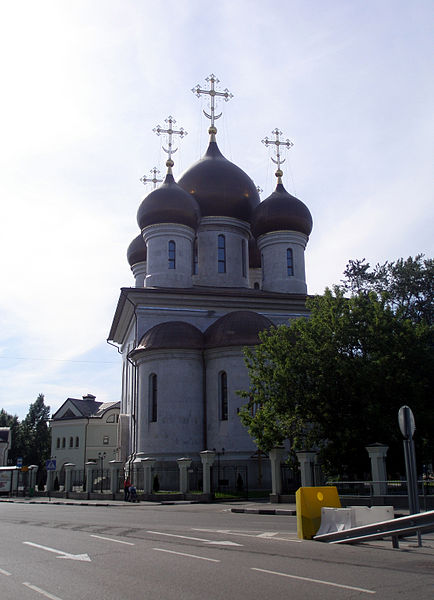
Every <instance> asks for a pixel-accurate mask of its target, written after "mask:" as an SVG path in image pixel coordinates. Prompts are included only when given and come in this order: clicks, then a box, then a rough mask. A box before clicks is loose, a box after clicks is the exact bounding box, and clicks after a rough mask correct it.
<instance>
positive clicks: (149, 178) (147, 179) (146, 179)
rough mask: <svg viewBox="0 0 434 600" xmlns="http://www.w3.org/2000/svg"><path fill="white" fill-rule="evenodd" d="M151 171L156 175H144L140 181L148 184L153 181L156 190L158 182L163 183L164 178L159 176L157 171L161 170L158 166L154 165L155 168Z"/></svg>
mask: <svg viewBox="0 0 434 600" xmlns="http://www.w3.org/2000/svg"><path fill="white" fill-rule="evenodd" d="M150 172H151V173H152V174H153V175H154V176H153V177H146V175H143V177H141V178H140V181H141V182H142V183H143V185H146V184H147V183H153V184H154V190H155V188H156V187H157V183H161V182H162V181H163V180H162V179H158V178H157V173H159V172H160V171H159V170H158V169H157V167H154V168H153V169H151V171H150Z"/></svg>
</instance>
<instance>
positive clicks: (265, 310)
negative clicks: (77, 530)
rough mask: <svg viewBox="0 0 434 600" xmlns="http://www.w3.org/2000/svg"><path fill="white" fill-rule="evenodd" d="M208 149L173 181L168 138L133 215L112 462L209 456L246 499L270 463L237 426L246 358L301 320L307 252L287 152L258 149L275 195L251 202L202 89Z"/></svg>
mask: <svg viewBox="0 0 434 600" xmlns="http://www.w3.org/2000/svg"><path fill="white" fill-rule="evenodd" d="M207 82H208V83H209V89H207V90H202V89H200V87H199V86H197V88H195V89H194V90H193V91H194V92H195V93H196V94H197V95H202V94H205V95H208V96H209V97H210V114H208V113H206V112H205V111H204V112H205V114H206V116H207V117H208V118H210V119H211V126H210V128H209V135H210V139H209V145H208V149H207V150H206V152H205V154H204V156H203V157H202V158H200V159H199V160H198V161H197V162H196V163H195V164H193V165H192V166H191V167H190V168H188V169H187V170H186V171H185V172H184V174H183V175H182V176H181V177H180V178H179V179H178V181H175V179H174V177H173V174H172V167H173V164H174V163H173V160H172V154H173V152H174V150H173V146H172V139H173V135H176V134H178V135H180V136H181V137H182V135H183V134H184V133H185V132H184V130H182V129H181V130H180V131H175V130H174V129H173V124H174V119H172V117H169V118H168V119H167V120H166V122H167V123H168V128H167V129H166V130H163V129H162V128H160V127H159V128H158V129H157V133H163V134H165V135H167V137H168V144H167V145H168V149H167V150H166V149H165V150H166V152H167V153H168V160H167V162H166V166H167V174H166V176H165V179H164V181H163V182H162V183H161V185H160V186H159V187H157V188H155V189H153V190H152V191H151V192H150V193H149V194H148V195H147V196H146V197H145V198H144V200H143V202H142V203H141V204H140V206H139V208H138V212H137V222H138V227H139V232H138V235H137V237H136V238H135V239H134V240H133V241H132V242H131V244H130V246H129V248H128V252H127V258H128V262H129V264H130V266H131V270H132V272H133V276H134V284H133V286H131V287H123V288H121V293H120V297H119V301H118V305H117V308H116V311H115V315H114V319H113V323H112V326H111V330H110V334H109V338H108V341H109V342H110V343H113V344H115V345H117V347H118V350H119V352H120V353H121V354H122V360H123V371H122V399H121V410H120V413H121V414H120V418H119V440H118V443H119V445H120V448H121V451H120V452H121V456H120V459H121V460H124V461H127V460H131V459H132V458H134V457H135V456H136V455H137V453H142V454H140V456H147V457H152V458H155V459H157V464H169V463H172V464H173V463H174V461H176V459H178V458H180V457H189V458H191V459H193V461H195V462H197V463H199V462H200V457H199V453H200V452H201V451H203V450H214V451H216V453H217V454H218V456H219V461H220V462H221V465H222V468H223V467H224V466H225V465H227V466H230V465H232V466H234V465H235V466H240V467H241V466H243V468H244V469H245V472H246V473H247V472H248V485H249V487H250V488H251V489H253V488H255V487H257V486H258V485H260V483H261V480H262V484H263V485H267V484H268V483H269V477H270V475H269V471H267V468H266V467H267V463H268V461H264V463H263V464H262V465H260V464H259V463H260V462H261V459H260V453H258V451H257V447H256V446H255V444H254V442H253V440H252V439H251V437H250V436H249V434H248V432H247V430H246V428H245V427H244V426H243V425H242V423H241V421H240V418H239V414H238V413H239V409H240V407H241V406H242V404H243V403H245V401H244V400H243V399H242V398H240V396H239V395H238V394H237V391H238V390H247V389H248V388H249V378H248V372H247V368H246V366H245V364H244V359H243V348H244V347H245V346H254V345H256V344H257V343H258V341H259V337H258V335H259V333H260V332H261V331H263V330H264V329H267V328H269V327H271V326H273V325H279V324H282V323H288V321H290V320H291V319H295V318H300V317H307V314H308V311H307V310H306V307H305V301H306V294H307V287H306V275H305V260H304V254H305V248H306V244H307V242H308V239H309V235H310V233H311V230H312V217H311V214H310V212H309V210H308V208H307V207H306V206H305V204H303V202H301V201H300V200H298V199H297V198H295V197H294V196H292V195H291V194H289V193H288V192H287V191H286V189H285V187H284V185H283V183H282V177H283V172H282V170H281V163H282V162H283V159H281V156H280V148H281V147H288V148H289V147H290V145H292V144H291V142H289V140H286V141H283V140H281V139H280V137H279V136H280V135H281V132H280V131H279V130H278V129H276V130H274V131H273V134H274V135H275V138H276V139H275V140H273V141H271V140H268V138H265V140H263V141H264V143H265V144H266V145H272V146H274V148H275V150H276V159H272V160H274V162H275V163H276V164H277V170H276V177H277V186H276V189H275V191H274V192H273V193H272V194H271V195H270V196H269V197H268V198H266V199H265V200H264V201H262V202H260V199H259V194H258V190H257V188H256V186H255V184H254V182H253V181H252V179H251V178H250V177H249V175H247V174H246V173H245V172H244V171H242V170H241V169H240V168H239V167H238V166H236V165H235V164H233V163H232V162H230V161H229V160H227V159H226V158H225V157H224V156H223V154H222V152H221V151H220V149H219V147H218V144H217V129H216V127H215V120H216V119H217V118H218V117H219V116H220V115H216V114H215V100H216V99H218V97H219V96H220V97H222V98H223V99H224V100H228V99H229V98H230V97H231V96H232V95H231V94H229V92H228V91H227V90H225V91H224V92H219V91H217V90H216V87H215V86H216V84H217V82H218V80H217V79H216V78H215V76H214V75H211V76H210V77H208V78H207Z"/></svg>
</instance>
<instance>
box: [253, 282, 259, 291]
mask: <svg viewBox="0 0 434 600" xmlns="http://www.w3.org/2000/svg"><path fill="white" fill-rule="evenodd" d="M253 289H255V290H259V283H258V282H257V281H255V283H254V284H253Z"/></svg>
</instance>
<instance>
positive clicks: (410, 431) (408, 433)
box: [398, 406, 416, 439]
mask: <svg viewBox="0 0 434 600" xmlns="http://www.w3.org/2000/svg"><path fill="white" fill-rule="evenodd" d="M398 423H399V428H400V430H401V433H402V435H403V436H404V437H405V438H406V439H411V438H412V437H413V435H414V432H415V431H416V424H415V421H414V415H413V412H412V410H411V408H410V407H409V406H401V408H400V409H399V411H398Z"/></svg>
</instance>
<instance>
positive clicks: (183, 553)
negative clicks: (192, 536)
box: [152, 548, 220, 562]
mask: <svg viewBox="0 0 434 600" xmlns="http://www.w3.org/2000/svg"><path fill="white" fill-rule="evenodd" d="M152 550H157V552H167V553H168V554H178V555H179V556H188V557H189V558H198V559H199V560H208V561H209V562H220V561H219V560H217V559H215V558H206V557H205V556H196V554H186V553H185V552H175V551H174V550H163V548H152Z"/></svg>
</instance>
